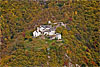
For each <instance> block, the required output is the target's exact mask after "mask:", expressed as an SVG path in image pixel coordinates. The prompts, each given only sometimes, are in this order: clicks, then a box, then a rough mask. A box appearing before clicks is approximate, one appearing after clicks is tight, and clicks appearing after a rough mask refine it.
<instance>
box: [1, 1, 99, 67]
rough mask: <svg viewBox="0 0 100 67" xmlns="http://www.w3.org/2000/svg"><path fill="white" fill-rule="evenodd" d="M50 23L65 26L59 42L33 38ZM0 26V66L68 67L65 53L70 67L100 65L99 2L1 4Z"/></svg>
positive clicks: (60, 29) (58, 30)
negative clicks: (35, 33)
mask: <svg viewBox="0 0 100 67" xmlns="http://www.w3.org/2000/svg"><path fill="white" fill-rule="evenodd" d="M49 20H50V21H51V22H52V23H55V22H64V23H65V24H67V27H66V28H65V27H59V28H58V29H57V32H59V33H61V34H62V41H58V40H49V39H48V38H46V39H41V38H40V37H39V38H32V36H33V35H32V32H33V31H34V30H35V29H36V27H37V26H39V25H41V24H47V21H49ZM0 24H1V35H0V37H1V41H2V44H1V45H0V52H1V54H0V56H1V60H0V66H1V67H3V66H4V67H6V66H8V67H9V66H11V67H14V66H17V67H23V66H26V67H30V66H43V67H47V66H50V67H57V66H58V67H62V66H64V65H66V66H68V62H69V61H70V60H69V59H68V58H66V57H65V53H67V55H68V56H69V57H70V58H71V61H70V62H71V63H72V64H73V65H75V64H79V65H80V66H81V67H82V66H83V67H86V66H89V67H92V66H93V67H99V66H100V63H99V58H100V57H99V51H100V50H99V48H100V1H78V2H74V3H72V2H68V1H46V2H42V1H41V2H37V1H30V2H27V1H20V2H19V1H0ZM48 48H50V50H49V51H47V49H48ZM48 52H49V53H50V54H48ZM48 56H50V58H48ZM48 63H49V65H48Z"/></svg>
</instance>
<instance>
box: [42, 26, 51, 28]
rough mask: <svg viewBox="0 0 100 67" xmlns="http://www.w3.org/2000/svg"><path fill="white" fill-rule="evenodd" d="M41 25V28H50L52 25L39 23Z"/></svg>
mask: <svg viewBox="0 0 100 67" xmlns="http://www.w3.org/2000/svg"><path fill="white" fill-rule="evenodd" d="M41 27H43V28H51V27H52V26H51V25H41Z"/></svg>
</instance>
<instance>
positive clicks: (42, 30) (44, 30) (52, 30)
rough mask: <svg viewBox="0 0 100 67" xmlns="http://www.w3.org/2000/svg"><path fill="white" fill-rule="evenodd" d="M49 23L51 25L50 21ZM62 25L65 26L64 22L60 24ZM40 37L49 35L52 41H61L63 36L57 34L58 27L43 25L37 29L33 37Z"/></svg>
mask: <svg viewBox="0 0 100 67" xmlns="http://www.w3.org/2000/svg"><path fill="white" fill-rule="evenodd" d="M48 23H51V21H48ZM60 25H63V22H60ZM40 35H48V36H50V39H55V38H56V39H58V40H59V39H61V34H59V33H56V27H52V26H51V25H41V26H40V27H37V31H34V32H33V36H34V37H38V36H40Z"/></svg>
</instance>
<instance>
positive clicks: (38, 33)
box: [33, 27, 41, 37]
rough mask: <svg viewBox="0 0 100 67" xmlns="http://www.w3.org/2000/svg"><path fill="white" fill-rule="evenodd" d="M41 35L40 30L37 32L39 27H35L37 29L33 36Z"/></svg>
mask: <svg viewBox="0 0 100 67" xmlns="http://www.w3.org/2000/svg"><path fill="white" fill-rule="evenodd" d="M40 35H41V32H39V28H38V27H37V31H34V32H33V37H38V36H40Z"/></svg>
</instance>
